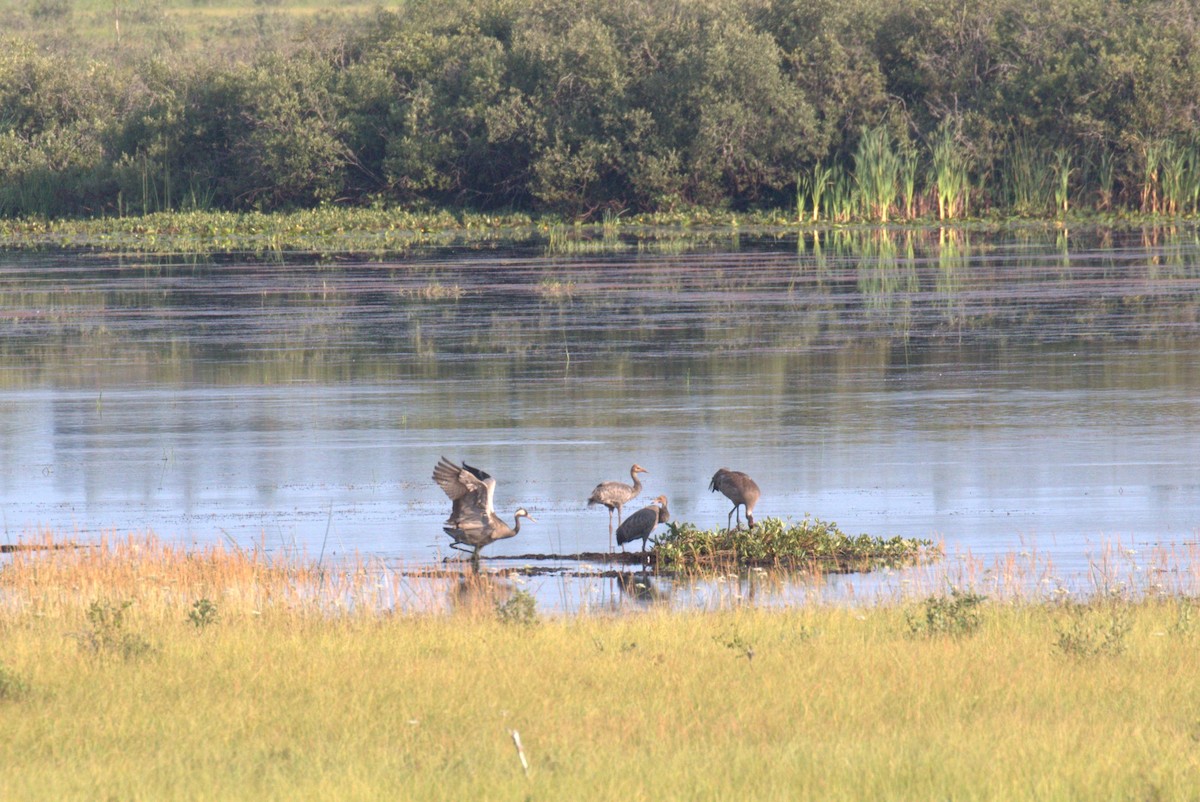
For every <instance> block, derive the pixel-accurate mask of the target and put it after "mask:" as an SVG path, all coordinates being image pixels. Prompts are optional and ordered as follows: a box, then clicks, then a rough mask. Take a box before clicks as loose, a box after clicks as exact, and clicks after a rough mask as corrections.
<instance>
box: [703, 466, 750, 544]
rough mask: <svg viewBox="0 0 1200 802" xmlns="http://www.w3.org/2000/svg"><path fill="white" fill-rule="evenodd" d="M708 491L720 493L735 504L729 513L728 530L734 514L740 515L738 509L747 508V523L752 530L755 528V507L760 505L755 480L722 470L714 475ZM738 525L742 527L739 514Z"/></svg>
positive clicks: (737, 472) (736, 472)
mask: <svg viewBox="0 0 1200 802" xmlns="http://www.w3.org/2000/svg"><path fill="white" fill-rule="evenodd" d="M708 489H709V490H711V491H713V492H714V493H716V492H718V491H720V493H721V494H722V495H724V496H725V498H727V499H729V500H730V501H732V502H733V509H732V510H730V511H729V515H728V517H726V519H725V528H726V529H728V528H729V522H730V520H731V519H732V518H733V516H734V514H735V513H738V507H745V508H746V523H747V524H748V525H749V526H750V527H751V528H753V527H754V505H755V504H757V503H758V496H759V490H758V485H757V484H756V483H755V482H754V480H753V479H751V478H750V477H749V476H747V475H746V474H744V473H742V472H741V471H731V470H729V469H728V468H721V469H720V470H719V471H717V472H716V473H715V474H713V478H712V481H711V482H709V484H708ZM737 523H738V526H741V525H742V518H741V514H740V513H738V519H737Z"/></svg>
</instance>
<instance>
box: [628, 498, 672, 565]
mask: <svg viewBox="0 0 1200 802" xmlns="http://www.w3.org/2000/svg"><path fill="white" fill-rule="evenodd" d="M669 520H671V511H670V510H669V509H668V508H667V497H666V496H659V497H658V498H656V499H654V503H653V504H650V505H648V506H645V507H642V508H641V509H640V510H638V511H637V512H635V513H634V514H633V515H630V516H629V517H628V518H626V519H625V522H624V523H623V524H621V525H620V526H618V527H617V543H618V544H620V546H621V551H624V550H625V544H626V543H629V542H632V541H634V540H637V539H638V538H639V537H640V538H641V539H642V551H645V550H646V541H647V540H648V539H649V537H650V533H651V532H653V531H654V527H656V526H658V525H659V524H665V523H666V522H667V521H669Z"/></svg>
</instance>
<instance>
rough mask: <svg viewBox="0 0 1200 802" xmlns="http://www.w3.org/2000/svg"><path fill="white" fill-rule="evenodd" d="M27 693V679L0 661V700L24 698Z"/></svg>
mask: <svg viewBox="0 0 1200 802" xmlns="http://www.w3.org/2000/svg"><path fill="white" fill-rule="evenodd" d="M28 693H29V680H27V679H26V678H25V677H23V676H22V675H20V674H18V673H17V672H16V671H14V670H13V669H11V668H9V667H8V666H6V665H5V664H4V663H0V702H2V701H12V700H17V699H22V698H24V697H25V696H26V695H27V694H28Z"/></svg>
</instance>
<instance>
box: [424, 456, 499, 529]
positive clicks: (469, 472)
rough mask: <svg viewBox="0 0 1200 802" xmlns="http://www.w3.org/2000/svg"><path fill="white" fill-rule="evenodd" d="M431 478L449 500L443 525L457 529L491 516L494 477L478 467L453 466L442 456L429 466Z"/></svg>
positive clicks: (478, 522) (494, 489)
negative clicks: (431, 473) (435, 464)
mask: <svg viewBox="0 0 1200 802" xmlns="http://www.w3.org/2000/svg"><path fill="white" fill-rule="evenodd" d="M433 481H435V482H437V484H438V487H440V488H442V490H443V491H445V493H446V495H447V496H449V497H450V501H451V502H453V504H452V507H451V510H450V517H449V518H447V519H446V525H447V526H453V527H456V528H460V529H469V528H478V527H480V526H483V525H484V524H485V522H487V521H488V520H489V519H490V517H491V515H492V497H493V495H494V494H495V492H496V480H495V479H493V478H492V477H491V476H488V475H487V474H486V473H484V472H483V471H481V470H479V469H478V468H470V467H469V466H466V465H461V466H460V465H455V464H454V463H453V462H451V461H450V460H448V459H446V458H445V457H442V459H441V461H440V462H438V464H437V466H436V467H434V469H433Z"/></svg>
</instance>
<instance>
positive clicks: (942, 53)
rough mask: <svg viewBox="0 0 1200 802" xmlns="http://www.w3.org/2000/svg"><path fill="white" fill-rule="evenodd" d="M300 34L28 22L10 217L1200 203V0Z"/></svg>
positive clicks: (6, 94) (4, 167)
mask: <svg viewBox="0 0 1200 802" xmlns="http://www.w3.org/2000/svg"><path fill="white" fill-rule="evenodd" d="M293 34H294V35H290V36H286V37H275V38H266V37H264V38H263V39H261V40H260V41H259V42H258V45H259V46H258V47H256V48H254V49H250V48H246V49H244V50H243V51H238V52H242V53H244V54H251V55H241V56H238V57H234V56H233V52H234V51H232V50H225V51H217V50H214V51H212V52H211V54H210V55H209V56H208V57H206V58H201V59H185V58H181V57H178V56H176V55H174V54H173V53H172V52H169V51H166V50H165V49H164V50H163V51H161V52H155V50H154V48H149V47H147V48H145V49H144V50H142V51H130V50H128V49H127V50H126V51H121V52H114V51H112V50H101V49H99V48H97V49H95V52H87V53H81V52H77V51H76V52H72V53H70V54H67V53H63V52H62V51H61V50H60V51H53V50H46V49H43V48H39V47H35V46H34V45H33V44H31V40H10V41H9V42H6V43H5V44H4V47H3V48H2V49H0V50H2V51H3V52H4V55H3V56H0V110H2V112H0V213H3V214H6V215H20V214H45V215H64V214H97V213H123V212H126V211H133V212H143V211H153V210H158V209H164V208H189V207H218V208H228V209H244V208H256V209H265V210H269V209H281V208H294V207H305V206H312V205H316V204H319V203H322V202H330V201H337V202H350V203H357V204H366V203H374V202H380V201H382V202H389V203H390V202H398V203H404V204H432V205H438V206H466V207H473V208H497V207H517V208H527V209H547V210H552V211H558V212H562V213H566V214H574V215H588V214H595V213H597V212H599V211H600V210H604V209H609V210H619V209H625V208H632V209H639V210H648V209H671V208H687V207H689V206H692V205H705V206H716V207H720V206H729V207H733V208H744V207H747V206H774V207H789V208H790V207H792V206H793V204H794V203H796V201H797V190H799V195H800V197H799V203H800V208H799V209H798V210H797V212H798V213H799V214H802V215H804V216H805V217H811V216H816V217H822V216H825V217H830V218H838V219H846V218H850V217H856V216H861V217H866V218H872V219H883V218H888V217H894V216H905V215H922V214H940V215H942V216H959V215H962V214H966V213H977V212H981V211H984V210H995V211H1004V212H1015V213H1019V214H1031V215H1045V214H1053V213H1061V212H1062V211H1064V210H1070V209H1072V208H1078V207H1084V208H1088V209H1098V210H1105V209H1136V210H1142V211H1149V212H1158V213H1168V214H1179V213H1195V212H1196V211H1197V203H1198V202H1200V147H1198V140H1197V134H1196V132H1197V130H1200V21H1198V20H1197V12H1196V9H1195V7H1194V4H1192V3H1190V2H1188V1H1187V0H1141V1H1140V2H1135V3H1129V2H1110V1H1109V0H1056V1H1055V2H1053V3H1050V4H1029V3H1026V2H1023V0H980V2H974V3H970V4H967V5H965V6H964V5H963V4H962V3H961V2H957V1H956V0H913V1H912V2H906V3H903V4H894V3H891V2H888V0H758V2H749V3H745V2H740V1H739V2H735V0H685V2H677V0H535V2H528V0H522V1H521V2H517V1H516V0H478V2H475V1H473V0H433V2H429V3H418V4H410V5H407V6H404V7H402V8H401V9H400V10H397V11H378V12H376V13H375V15H374V16H373V17H372V18H371V19H369V20H367V19H358V20H354V21H351V22H346V21H343V22H336V23H335V22H329V21H327V22H325V23H323V24H322V25H320V26H314V27H312V28H310V29H309V30H308V31H307V32H303V35H301V33H300V32H293ZM274 41H277V42H280V44H275V45H272V46H270V47H263V46H262V45H263V43H265V42H274ZM79 48H80V49H86V47H85V46H83V45H80V46H79Z"/></svg>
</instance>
